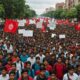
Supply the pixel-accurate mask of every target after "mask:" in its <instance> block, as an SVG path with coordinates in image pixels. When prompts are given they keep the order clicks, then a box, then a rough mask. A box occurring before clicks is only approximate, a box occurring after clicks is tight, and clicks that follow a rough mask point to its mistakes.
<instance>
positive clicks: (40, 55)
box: [36, 51, 45, 63]
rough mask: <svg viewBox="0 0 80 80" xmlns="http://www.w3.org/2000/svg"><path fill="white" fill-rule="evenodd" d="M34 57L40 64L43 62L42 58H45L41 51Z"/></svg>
mask: <svg viewBox="0 0 80 80" xmlns="http://www.w3.org/2000/svg"><path fill="white" fill-rule="evenodd" d="M36 57H40V62H41V63H42V62H43V60H44V58H45V55H44V54H43V52H42V51H40V53H39V54H37V55H36Z"/></svg>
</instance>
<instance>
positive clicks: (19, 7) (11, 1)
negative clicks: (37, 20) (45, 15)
mask: <svg viewBox="0 0 80 80" xmlns="http://www.w3.org/2000/svg"><path fill="white" fill-rule="evenodd" d="M0 4H1V5H3V8H4V12H5V13H4V17H3V18H14V19H15V18H24V17H25V16H27V17H30V16H33V14H34V13H35V11H33V10H31V9H30V8H29V5H26V4H25V0H0ZM32 13H33V14H32ZM30 14H31V15H30Z"/></svg>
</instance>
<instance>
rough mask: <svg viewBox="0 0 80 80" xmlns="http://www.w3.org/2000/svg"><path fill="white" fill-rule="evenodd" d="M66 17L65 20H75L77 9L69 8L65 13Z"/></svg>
mask: <svg viewBox="0 0 80 80" xmlns="http://www.w3.org/2000/svg"><path fill="white" fill-rule="evenodd" d="M66 17H67V18H70V19H72V18H76V17H77V9H76V8H71V9H70V10H68V11H67V12H66Z"/></svg>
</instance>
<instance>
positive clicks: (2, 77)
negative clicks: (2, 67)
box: [0, 74, 9, 80]
mask: <svg viewBox="0 0 80 80" xmlns="http://www.w3.org/2000/svg"><path fill="white" fill-rule="evenodd" d="M0 80H9V75H8V74H6V76H2V75H0Z"/></svg>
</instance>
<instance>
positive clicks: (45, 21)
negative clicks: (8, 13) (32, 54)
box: [4, 18, 80, 33]
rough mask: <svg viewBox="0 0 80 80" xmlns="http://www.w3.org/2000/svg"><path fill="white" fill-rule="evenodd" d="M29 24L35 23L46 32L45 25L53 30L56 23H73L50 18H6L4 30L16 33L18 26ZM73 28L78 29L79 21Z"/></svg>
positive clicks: (79, 29) (79, 27)
mask: <svg viewBox="0 0 80 80" xmlns="http://www.w3.org/2000/svg"><path fill="white" fill-rule="evenodd" d="M30 24H35V25H36V27H37V28H41V30H42V32H46V28H47V27H49V28H50V29H53V30H54V29H55V27H56V25H62V24H64V25H70V26H71V25H74V23H70V22H69V20H54V19H51V18H33V19H26V20H12V19H6V21H5V24H4V32H9V33H16V31H17V30H18V27H19V26H25V25H26V26H29V25H30ZM75 29H76V30H77V31H80V23H78V24H77V25H76V26H75Z"/></svg>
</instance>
